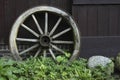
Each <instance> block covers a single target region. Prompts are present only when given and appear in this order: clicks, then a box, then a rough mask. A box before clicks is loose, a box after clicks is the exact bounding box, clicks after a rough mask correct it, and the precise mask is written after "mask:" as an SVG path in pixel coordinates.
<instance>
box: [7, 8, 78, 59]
mask: <svg viewBox="0 0 120 80" xmlns="http://www.w3.org/2000/svg"><path fill="white" fill-rule="evenodd" d="M9 44H10V50H11V53H12V54H13V56H14V58H15V59H16V60H21V59H23V58H27V57H30V56H34V57H37V56H40V55H43V56H45V57H46V56H52V58H53V59H55V58H56V56H57V55H64V53H65V52H69V53H71V56H70V60H73V59H75V58H76V57H77V55H78V54H79V49H80V36H79V31H78V28H77V26H76V24H75V22H74V20H73V19H72V18H71V16H70V15H68V14H67V13H66V12H64V11H62V10H60V9H57V8H54V7H50V6H38V7H34V8H32V9H29V10H27V11H26V12H24V13H23V14H22V15H20V17H19V18H18V19H17V20H16V21H15V23H14V25H13V27H12V30H11V34H10V38H9ZM20 45H24V46H26V47H24V49H21V48H20Z"/></svg>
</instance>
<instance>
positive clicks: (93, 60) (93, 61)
mask: <svg viewBox="0 0 120 80" xmlns="http://www.w3.org/2000/svg"><path fill="white" fill-rule="evenodd" d="M111 62H112V60H111V59H109V58H107V57H104V56H92V57H90V58H89V60H88V67H89V68H95V67H96V66H103V67H105V66H107V64H109V63H111Z"/></svg>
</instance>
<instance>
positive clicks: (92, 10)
mask: <svg viewBox="0 0 120 80" xmlns="http://www.w3.org/2000/svg"><path fill="white" fill-rule="evenodd" d="M97 17H98V16H97V6H92V5H88V36H97Z"/></svg>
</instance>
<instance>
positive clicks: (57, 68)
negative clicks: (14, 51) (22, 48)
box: [0, 53, 119, 80]
mask: <svg viewBox="0 0 120 80" xmlns="http://www.w3.org/2000/svg"><path fill="white" fill-rule="evenodd" d="M69 56H70V54H69V53H66V55H65V56H62V55H61V56H57V57H56V61H57V63H56V61H54V60H53V59H52V58H50V57H46V58H44V57H39V58H32V57H31V58H29V59H27V60H25V61H19V62H17V61H13V60H11V59H10V60H6V59H3V58H1V59H0V80H118V78H119V77H117V79H115V78H114V77H112V76H111V74H108V73H106V68H103V67H101V66H98V67H97V68H95V69H89V68H88V67H87V59H84V58H79V59H77V60H74V61H72V62H69V60H68V57H69Z"/></svg>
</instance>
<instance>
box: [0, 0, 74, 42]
mask: <svg viewBox="0 0 120 80" xmlns="http://www.w3.org/2000/svg"><path fill="white" fill-rule="evenodd" d="M70 4H72V3H71V0H64V1H63V0H12V1H11V0H0V11H1V12H0V41H1V40H2V39H4V41H5V42H8V38H9V34H10V30H11V27H12V25H13V23H14V22H15V20H16V19H17V17H18V16H19V15H20V14H22V13H23V12H24V11H26V10H27V9H29V8H32V7H36V6H42V5H49V6H54V7H57V8H60V9H62V10H64V11H66V12H69V13H71V11H72V10H71V9H72V8H71V5H70Z"/></svg>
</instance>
